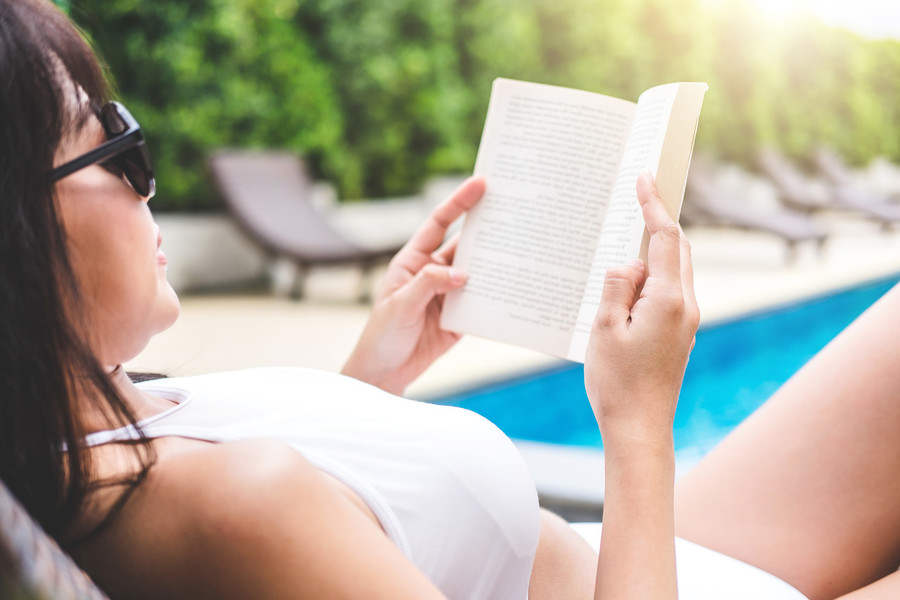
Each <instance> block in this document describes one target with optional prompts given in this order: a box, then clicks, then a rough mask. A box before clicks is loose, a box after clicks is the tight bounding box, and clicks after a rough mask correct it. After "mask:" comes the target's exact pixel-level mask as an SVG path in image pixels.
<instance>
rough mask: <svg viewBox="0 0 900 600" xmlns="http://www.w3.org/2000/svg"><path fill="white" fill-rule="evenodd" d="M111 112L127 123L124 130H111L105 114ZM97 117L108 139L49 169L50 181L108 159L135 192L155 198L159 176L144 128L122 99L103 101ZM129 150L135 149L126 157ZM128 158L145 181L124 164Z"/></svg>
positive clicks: (129, 162) (130, 164)
mask: <svg viewBox="0 0 900 600" xmlns="http://www.w3.org/2000/svg"><path fill="white" fill-rule="evenodd" d="M109 111H112V112H114V113H115V114H116V115H117V116H118V117H119V118H120V119H121V120H122V122H124V124H125V130H124V131H122V132H120V133H116V132H114V131H111V130H110V125H109V122H108V120H107V119H108V118H107V117H106V113H107V112H109ZM98 117H99V118H100V122H101V123H102V124H103V129H104V131H106V135H107V138H108V139H107V141H105V142H103V143H102V144H100V145H99V146H97V147H96V148H94V149H93V150H90V151H88V152H85V153H84V154H82V155H81V156H79V157H77V158H74V159H72V160H70V161H69V162H67V163H65V164H63V165H60V166H58V167H56V168H55V169H53V170H52V171H50V178H51V180H52V181H54V182H55V181H59V180H60V179H62V178H63V177H66V176H68V175H71V174H72V173H74V172H75V171H79V170H81V169H84V168H85V167H89V166H91V165H95V164H98V163H105V162H109V163H111V164H113V165H115V166H116V167H117V168H119V169H120V170H121V171H122V172H123V173H124V174H125V178H126V179H127V180H128V183H129V184H130V185H131V187H132V188H134V191H136V192H137V193H138V194H140V195H141V196H143V197H144V198H147V199H150V198H152V197H153V196H154V194H156V179H155V178H154V175H153V163H152V162H151V161H150V152H149V151H148V150H147V146H146V144H145V143H144V134H143V132H142V131H141V126H140V125H139V124H138V122H137V120H135V118H134V117H133V116H131V113H130V112H128V109H127V108H125V107H124V106H122V104H120V103H119V102H109V103H107V104H104V105H103V107H101V109H100V111H99V114H98ZM129 151H133V152H131V153H130V154H129V155H128V156H125V153H126V152H129ZM135 159H137V160H135ZM125 161H127V162H126V164H128V166H133V167H134V168H137V169H139V170H140V171H141V175H142V176H143V179H144V181H143V182H142V181H140V180H138V178H137V177H135V176H134V175H133V174H132V173H131V172H130V169H129V168H127V167H126V166H124V165H123V164H122V163H123V162H125Z"/></svg>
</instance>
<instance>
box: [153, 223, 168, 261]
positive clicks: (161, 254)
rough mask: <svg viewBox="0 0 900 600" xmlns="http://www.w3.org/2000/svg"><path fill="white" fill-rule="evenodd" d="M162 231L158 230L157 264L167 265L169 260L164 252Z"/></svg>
mask: <svg viewBox="0 0 900 600" xmlns="http://www.w3.org/2000/svg"><path fill="white" fill-rule="evenodd" d="M160 246H162V231H161V230H159V229H157V231H156V262H157V264H159V265H167V264H169V259H168V258H166V254H165V253H164V252H163V251H162V248H161V247H160Z"/></svg>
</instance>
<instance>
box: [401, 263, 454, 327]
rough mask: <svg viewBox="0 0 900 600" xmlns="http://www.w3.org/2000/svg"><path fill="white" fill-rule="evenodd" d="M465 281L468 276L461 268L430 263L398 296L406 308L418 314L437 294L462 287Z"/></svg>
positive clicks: (411, 312) (410, 312)
mask: <svg viewBox="0 0 900 600" xmlns="http://www.w3.org/2000/svg"><path fill="white" fill-rule="evenodd" d="M465 282H466V276H465V274H464V273H463V272H462V271H460V270H459V269H454V268H453V267H445V266H441V265H435V264H429V265H425V267H423V268H422V269H421V270H420V271H419V272H418V273H416V276H415V277H413V278H412V280H411V281H410V282H409V283H408V284H406V285H405V286H404V287H403V289H401V290H399V291H398V292H397V294H396V296H397V298H398V299H399V300H400V303H401V304H402V306H403V309H404V310H406V311H408V313H409V314H413V315H417V314H420V313H422V312H423V311H424V310H425V309H426V307H427V306H428V303H429V302H431V301H432V299H434V297H435V296H437V295H439V294H446V293H447V292H449V291H450V290H454V289H457V288H459V287H462V286H463V284H464V283H465Z"/></svg>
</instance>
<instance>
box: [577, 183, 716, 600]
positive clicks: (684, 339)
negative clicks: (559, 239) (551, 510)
mask: <svg viewBox="0 0 900 600" xmlns="http://www.w3.org/2000/svg"><path fill="white" fill-rule="evenodd" d="M637 191H638V198H639V200H640V202H641V206H642V209H643V215H644V221H645V222H646V224H647V229H648V231H649V232H650V234H651V238H650V248H649V253H648V259H647V265H646V267H645V266H644V265H643V264H640V263H637V264H634V265H629V266H625V267H620V268H614V269H610V270H609V271H608V272H607V275H606V280H605V282H604V287H603V295H602V300H601V303H600V308H599V310H598V313H597V318H596V320H595V322H594V326H593V331H592V333H591V341H590V344H589V347H588V353H587V356H586V358H585V387H586V389H587V392H588V397H589V399H590V401H591V405H592V407H593V409H594V414H595V416H596V418H597V423H598V425H599V427H600V432H601V434H602V436H603V446H604V453H605V460H606V493H605V499H604V510H603V534H602V543H601V546H600V557H599V562H598V567H597V587H596V591H595V597H597V598H603V599H604V600H609V599H615V598H628V599H629V600H630V599H634V598H666V599H670V598H676V597H677V586H676V579H675V542H674V508H673V503H674V502H673V486H674V472H675V456H674V449H673V443H672V423H673V419H674V415H675V407H676V404H677V402H678V393H679V390H680V387H681V380H682V377H683V376H684V369H685V367H686V366H687V360H688V355H689V353H690V350H691V348H692V347H693V340H694V335H695V333H696V330H697V326H698V323H699V319H700V317H699V311H698V309H697V302H696V299H695V297H694V291H693V281H692V269H691V262H690V248H689V246H688V244H687V241H686V239H685V238H684V235H683V233H682V232H681V230H680V229H679V227H678V226H677V225H676V224H675V223H674V222H673V221H672V219H671V218H670V217H669V215H668V214H667V212H666V210H665V208H664V206H663V204H662V202H661V201H660V199H659V196H658V194H657V192H656V188H655V185H654V184H653V181H652V178H651V177H650V175H649V174H645V175H642V176H641V177H640V178H639V179H638V184H637Z"/></svg>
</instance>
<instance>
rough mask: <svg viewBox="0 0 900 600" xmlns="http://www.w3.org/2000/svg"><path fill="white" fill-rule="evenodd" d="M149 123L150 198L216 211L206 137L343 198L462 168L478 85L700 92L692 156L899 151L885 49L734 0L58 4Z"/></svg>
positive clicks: (88, 0)
mask: <svg viewBox="0 0 900 600" xmlns="http://www.w3.org/2000/svg"><path fill="white" fill-rule="evenodd" d="M56 1H57V2H58V3H60V4H62V5H68V8H69V13H70V14H71V15H72V16H73V18H74V19H75V20H76V21H77V22H78V23H79V24H80V25H81V26H82V27H84V28H85V30H86V31H87V32H88V35H89V36H90V37H91V38H92V40H93V41H94V42H95V44H96V45H97V47H98V49H99V50H100V53H101V55H102V56H104V58H105V59H106V60H107V61H108V63H109V67H110V71H111V72H112V73H113V74H114V75H115V78H116V81H117V84H118V89H119V90H120V92H121V96H122V97H123V99H124V101H125V102H126V103H128V105H129V106H130V107H131V108H132V110H133V112H134V113H135V114H136V115H137V117H138V119H139V120H140V121H141V122H142V124H143V125H144V127H145V129H146V130H147V132H148V137H149V143H150V146H151V151H152V153H153V155H154V160H155V162H156V163H157V171H158V180H159V189H160V193H159V195H158V197H157V199H156V200H154V203H155V205H156V207H157V208H163V209H190V210H202V209H208V208H212V207H215V206H216V205H217V199H216V198H215V195H214V193H213V191H212V189H211V187H210V185H209V182H208V178H207V173H206V170H205V158H206V156H207V155H208V154H209V152H211V151H212V150H213V149H215V148H219V147H223V146H233V147H278V148H289V149H293V150H295V151H297V152H300V153H302V154H303V155H304V156H305V157H306V158H307V160H308V161H309V163H310V165H311V168H312V170H313V172H314V174H315V175H316V176H317V177H320V178H323V179H327V180H329V181H332V182H334V183H335V184H336V185H337V187H338V190H339V194H340V195H341V197H343V198H355V197H362V196H367V197H378V196H388V195H396V194H404V193H409V192H411V191H414V190H416V189H418V188H419V186H420V185H421V183H422V182H423V181H424V179H425V178H427V177H428V176H429V175H430V174H435V173H442V172H460V171H468V170H470V169H471V167H472V164H473V162H474V155H475V151H476V149H477V145H478V139H479V136H480V132H481V126H482V123H483V120H484V112H485V108H486V106H487V100H488V95H489V92H490V85H491V81H492V80H493V79H494V78H495V77H501V76H502V77H512V78H519V79H528V80H534V81H541V82H546V83H554V84H559V85H566V86H570V87H579V88H584V89H590V90H595V91H598V92H602V93H606V94H611V95H616V96H620V97H624V98H629V99H636V98H637V96H638V95H639V94H640V92H641V91H642V90H643V89H645V88H647V87H649V86H652V85H655V84H657V83H663V82H667V81H679V80H701V81H706V82H708V83H709V85H710V92H709V94H708V95H707V98H706V101H705V105H704V109H703V118H702V123H701V127H700V132H699V137H698V142H697V146H698V149H700V150H704V151H707V152H710V153H713V154H716V155H718V156H720V157H722V158H725V159H729V160H737V161H741V162H744V163H745V164H747V165H748V166H752V165H753V163H754V157H755V154H756V152H757V150H758V148H760V147H761V146H763V145H774V146H777V147H780V148H781V149H782V150H784V151H785V152H786V153H787V154H789V155H791V156H794V157H804V156H807V155H808V154H809V152H810V150H811V149H812V148H814V147H815V146H817V145H828V146H831V147H833V148H835V149H836V150H838V151H839V152H841V153H842V154H844V155H845V156H847V157H848V158H849V159H851V160H852V161H853V162H855V163H857V164H862V163H864V162H865V161H867V160H869V159H870V158H871V157H872V156H874V155H876V154H884V155H887V156H889V157H891V158H893V159H895V160H900V136H898V135H897V134H898V127H900V102H898V98H900V77H898V74H900V42H897V41H871V40H864V39H862V38H860V37H859V36H856V35H854V34H851V33H848V32H845V31H842V30H837V29H832V28H828V27H826V26H825V25H822V24H821V23H819V22H817V21H814V20H812V19H811V18H809V17H802V16H795V17H793V18H792V19H788V20H785V21H783V22H780V23H777V22H774V21H773V20H771V19H767V18H766V17H765V16H764V15H763V13H762V12H760V11H759V10H757V9H756V7H755V5H754V2H753V1H752V0H718V1H717V2H711V0H640V1H638V0H383V1H380V2H372V1H371V0H307V1H301V0H191V1H188V2H186V1H185V0H152V1H151V0H56Z"/></svg>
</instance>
